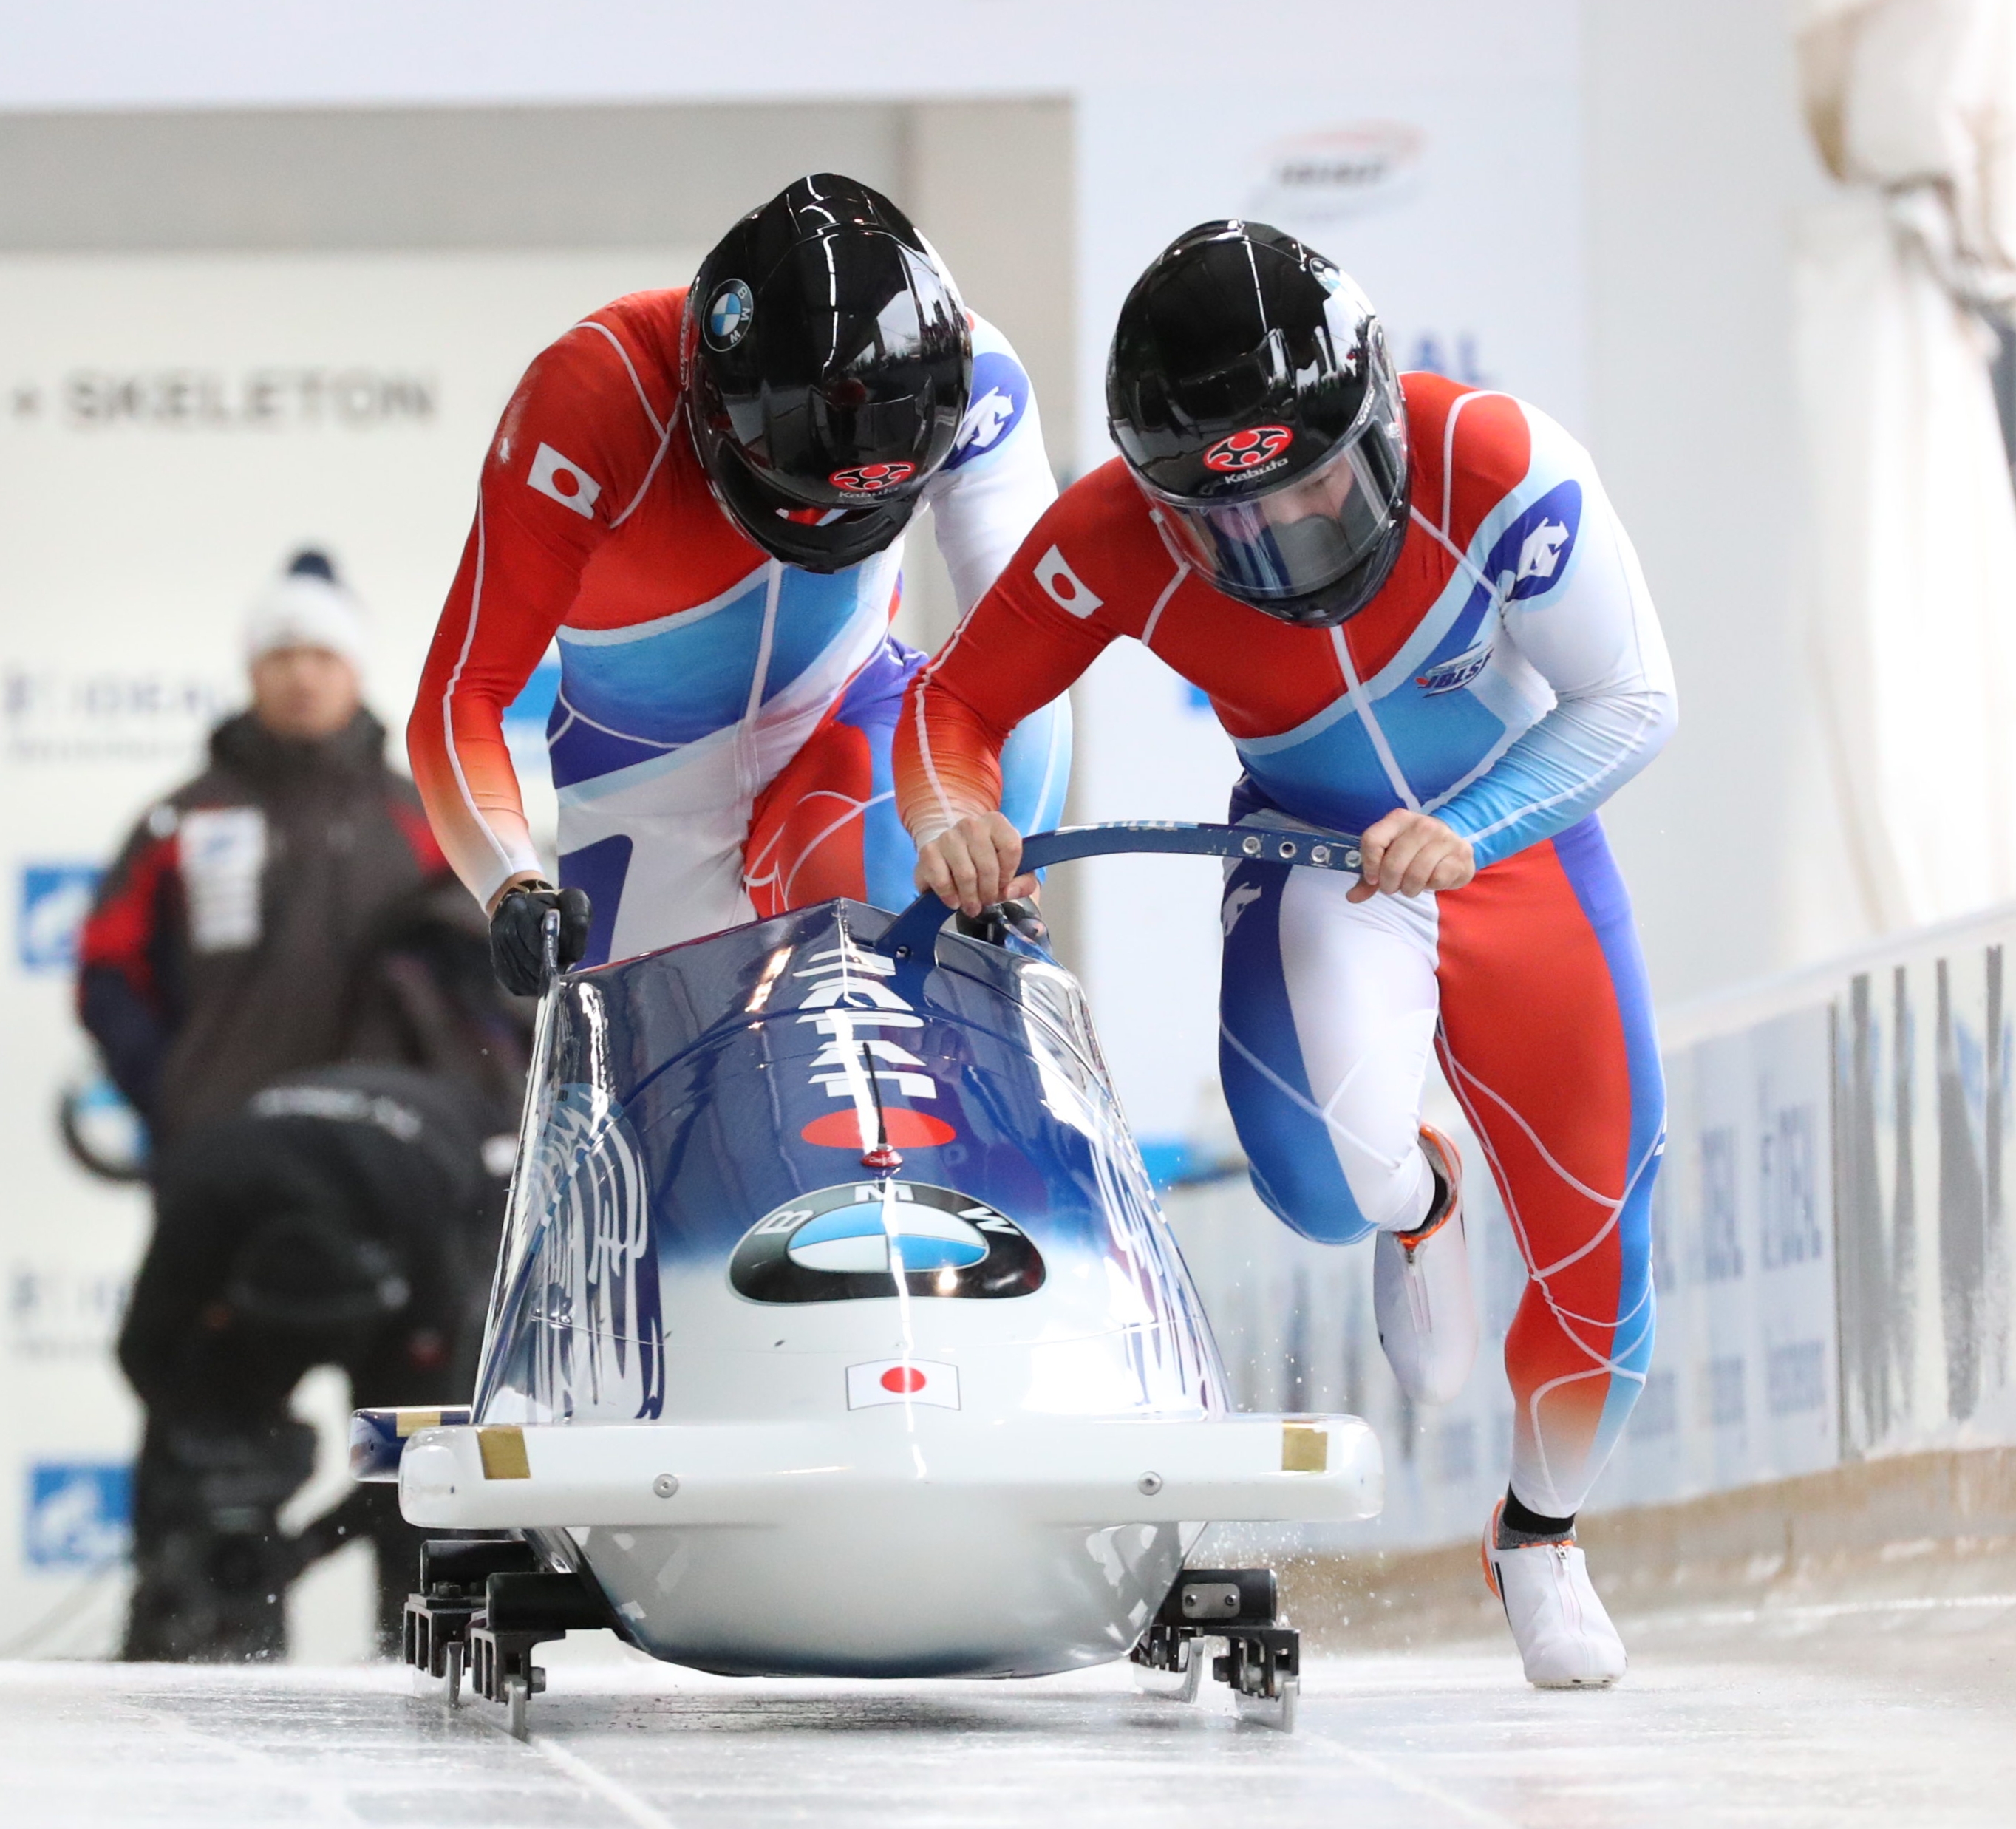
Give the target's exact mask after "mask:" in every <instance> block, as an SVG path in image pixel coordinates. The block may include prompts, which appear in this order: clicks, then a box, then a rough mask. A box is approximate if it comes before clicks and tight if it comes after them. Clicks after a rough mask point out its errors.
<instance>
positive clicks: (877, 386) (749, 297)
mask: <svg viewBox="0 0 2016 1829" xmlns="http://www.w3.org/2000/svg"><path fill="white" fill-rule="evenodd" d="M679 354H680V373H681V377H682V383H683V388H684V392H685V396H686V423H687V425H688V426H689V427H690V428H691V430H692V434H693V445H694V448H695V449H696V450H697V452H698V453H699V455H700V463H701V464H702V466H704V468H705V470H706V471H707V480H708V481H709V482H710V483H711V484H712V485H713V488H714V493H715V499H717V500H718V501H719V502H720V503H721V505H722V508H723V509H725V510H726V512H727V513H728V514H729V517H730V518H731V519H733V521H734V522H735V524H736V526H737V527H740V529H741V531H743V533H744V534H746V535H747V536H748V537H749V538H750V539H751V540H752V541H754V542H755V544H756V545H758V546H760V547H761V548H762V549H763V550H764V551H765V552H766V553H769V554H770V555H771V556H772V557H773V558H776V559H780V560H783V561H784V563H787V564H789V565H796V566H801V567H804V568H805V570H807V571H841V570H842V569H843V568H844V567H848V566H850V565H857V564H859V563H860V562H861V561H862V560H864V559H867V558H869V557H871V556H873V554H875V553H880V551H882V550H883V549H884V547H886V546H887V545H890V544H891V542H893V541H894V540H895V538H896V537H897V535H899V534H900V533H902V531H903V529H904V527H905V526H906V525H907V524H909V519H910V517H911V516H912V515H913V514H914V513H916V508H917V502H918V499H919V498H920V496H921V495H922V494H923V488H924V484H926V483H927V482H928V481H930V480H931V475H932V473H933V472H934V471H935V470H938V467H939V466H941V464H942V463H944V462H945V459H946V458H947V457H949V455H951V452H952V441H953V440H954V439H955V438H956V437H957V436H958V434H959V422H960V421H961V420H962V419H963V418H964V417H965V416H966V409H967V395H968V394H970V392H971V391H972V385H973V335H972V331H971V329H970V326H969V324H968V322H967V315H966V308H965V306H964V305H963V304H961V303H960V302H959V293H958V290H957V289H956V287H955V286H953V284H952V276H951V275H949V273H947V272H945V268H944V266H943V265H942V264H941V262H940V261H939V260H938V256H937V255H936V254H934V252H933V251H932V249H931V243H929V242H927V241H926V240H925V239H924V238H923V236H921V235H920V234H919V233H918V232H917V231H916V229H915V228H913V226H912V225H911V223H910V220H909V218H908V217H906V216H905V214H903V212H902V211H901V210H899V209H898V208H897V207H896V206H895V204H894V203H891V202H890V201H889V200H888V199H887V197H885V196H883V195H882V194H881V193H880V192H879V191H876V190H873V189H870V188H869V186H868V185H865V184H862V183H859V182H857V181H856V180H855V179H853V178H839V177H835V176H833V175H832V174H830V173H826V172H821V173H819V174H816V175H814V176H812V177H810V178H800V179H799V180H798V181H797V182H796V183H795V184H793V185H790V186H788V187H787V189H784V190H783V191H781V192H779V193H778V194H777V195H776V196H774V197H772V199H771V200H770V201H769V203H765V204H764V206H763V207H761V209H760V210H757V211H752V212H751V214H749V215H747V216H745V217H743V219H742V220H741V221H740V222H738V223H736V225H735V226H734V228H733V229H730V230H729V232H728V234H727V235H726V236H725V237H724V238H723V239H722V242H721V243H720V245H719V246H718V247H716V248H715V250H714V251H713V253H711V254H709V255H708V256H707V258H706V259H705V260H704V261H702V262H701V263H700V272H699V273H698V275H697V276H696V277H695V279H694V280H693V289H692V290H691V291H690V292H689V293H687V295H686V319H685V322H684V324H683V326H682V330H681V337H680V352H679Z"/></svg>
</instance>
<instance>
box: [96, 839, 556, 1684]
mask: <svg viewBox="0 0 2016 1829" xmlns="http://www.w3.org/2000/svg"><path fill="white" fill-rule="evenodd" d="M340 976H341V978H342V980H343V983H344V999H343V1001H344V1008H345V1010H346V1012H347V1021H346V1023H345V1025H344V1032H343V1035H342V1037H341V1039H340V1051H341V1052H342V1053H344V1056H345V1057H346V1064H341V1065H338V1066H334V1067H329V1068H320V1069H318V1070H316V1071H312V1072H309V1073H304V1074H297V1075H288V1076H286V1077H283V1078H281V1079H279V1080H278V1081H276V1082H275V1083H273V1084H272V1085H271V1086H266V1087H264V1088H262V1089H261V1090H260V1091H259V1092H257V1093H256V1094H254V1096H253V1097H252V1098H251V1100H250V1101H249V1102H248V1103H247V1104H246V1105H245V1106H244V1107H243V1109H242V1110H240V1111H238V1112H236V1113H235V1114H232V1115H231V1116H229V1117H226V1118H218V1119H211V1120H208V1121H206V1122H202V1123H199V1124H196V1125H192V1126H190V1127H189V1128H188V1129H185V1130H184V1131H183V1132H182V1133H180V1135H179V1136H178V1138H177V1140H175V1143H174V1144H173V1145H172V1147H170V1148H169V1149H168V1150H167V1151H166V1152H165V1154H164V1155H163V1157H162V1158H161V1159H160V1161H159V1163H158V1165H157V1172H156V1186H155V1192H156V1204H157V1223H156V1227H155V1232H154V1236H153V1240H152V1242H151V1244H150V1245H149V1249H148V1252H147V1256H146V1262H144V1263H143V1264H142V1267H141V1269H140V1272H139V1277H138V1279H137V1280H136V1281H135V1285H134V1290H133V1296H132V1300H131V1303H130V1305H128V1310H127V1314H126V1319H125V1323H124V1327H123V1329H122V1331H121V1336H120V1341H119V1357H120V1363H121V1366H123V1367H124V1370H125V1371H126V1374H127V1377H128V1379H129V1381H131V1384H132V1386H133V1388H134V1390H135V1392H137V1393H138V1394H139V1397H140V1399H141V1401H142V1403H143V1404H144V1405H145V1406H146V1412H147V1422H146V1437H145V1439H144V1442H143V1444H142V1451H141V1456H140V1460H139V1470H138V1474H137V1477H136V1479H135V1519H134V1543H135V1550H134V1561H135V1584H134V1592H133V1595H132V1599H131V1605H130V1609H129V1615H128V1629H127V1636H126V1642H125V1647H124V1656H125V1657H127V1658H129V1659H177V1660H199V1661H205V1662H207V1661H215V1660H222V1659H237V1658H278V1657H281V1656H284V1655H285V1653H286V1593H287V1590H288V1588H289V1586H290V1585H291V1584H292V1582H293V1581H294V1580H295V1579H297V1578H298V1576H299V1575H301V1573H302V1572H304V1571H305V1570H306V1569H307V1568H308V1567H309V1566H311V1564H313V1563H314V1562H315V1561H317V1560H318V1559H319V1557H322V1556H324V1555H326V1554H329V1553H330V1552H331V1551H333V1550H337V1549H340V1548H341V1547H343V1546H344V1544H345V1543H348V1542H351V1541H353V1540H355V1539H357V1538H358V1537H360V1536H362V1537H365V1538H367V1539H369V1541H370V1542H371V1543H372V1546H373V1551H374V1554H375V1557H376V1564H377V1607H376V1615H377V1632H378V1640H379V1644H380V1649H381V1650H383V1651H395V1650H396V1648H397V1646H398V1634H399V1629H400V1615H401V1608H402V1607H403V1604H404V1602H405V1596H406V1593H407V1592H408V1590H409V1588H410V1587H411V1586H412V1579H413V1575H414V1572H415V1567H416V1561H417V1558H418V1556H419V1544H420V1539H421V1533H420V1532H418V1531H416V1530H415V1529H413V1528H412V1526H410V1525H407V1524H406V1523H405V1521H404V1520H403V1519H402V1518H401V1517H400V1515H399V1510H398V1494H397V1492H396V1491H395V1490H394V1489H392V1488H390V1487H386V1486H375V1485H364V1486H358V1487H355V1488H354V1489H351V1492H349V1494H348V1495H347V1496H346V1497H345V1498H344V1500H342V1501H341V1502H340V1503H339V1504H338V1505H337V1507H335V1509H334V1510H332V1511H330V1512H328V1513H326V1514H324V1515H323V1516H322V1517H320V1518H316V1519H314V1520H312V1521H310V1522H308V1524H306V1525H304V1527H303V1528H301V1530H300V1531H299V1532H297V1533H293V1534H289V1533H288V1532H285V1531H283V1529H282V1528H281V1525H280V1521H279V1514H280V1511H281V1509H282V1508H283V1507H284V1506H286V1504H287V1503H288V1502H289V1500H291V1499H292V1498H293V1496H294V1495H295V1494H296V1492H298V1491H299V1489H301V1486H302V1485H303V1484H304V1482H306V1480H307V1479H308V1477H309V1474H310V1472H311V1468H312V1467H313V1464H314V1460H315V1431H314V1430H313V1429H312V1428H311V1427H310V1426H309V1425H308V1424H305V1423H304V1422H301V1421H300V1420H297V1418H296V1417H294V1416H293V1414H292V1413H291V1410H290V1397H291V1395H292V1393H293V1390H294V1388H295V1387H296V1385H297V1384H298V1383H299V1382H300V1381H301V1377H302V1376H303V1375H304V1374H306V1373H307V1372H308V1371H310V1370H314V1369H315V1368H316V1367H318V1366H338V1367H340V1368H341V1370H343V1371H344V1373H345V1374H347V1377H348V1378H349V1381H350V1386H351V1395H352V1400H353V1402H355V1403H358V1404H378V1403H384V1404H412V1405H416V1406H430V1405H440V1404H453V1403H465V1402H468V1400H469V1397H470V1391H471V1388H472V1387H473V1383H474V1378H475V1370H476V1355H477V1347H478V1345H479V1344H480V1341H481V1330H482V1323H483V1310H484V1295H485V1292H486V1291H487V1290H488V1287H489V1280H490V1274H491V1266H492V1262H493V1260H494V1258H495V1254H496V1247H497V1234H498V1229H499V1223H500V1222H501V1220H502V1212H503V1197H504V1191H505V1188H506V1178H507V1177H508V1176H509V1172H510V1167H511V1161H512V1157H513V1145H514V1141H515V1139H514V1136H513V1132H514V1130H515V1127H516V1125H517V1118H518V1108H519V1102H520V1098H521V1096H522V1094H523V1089H524V1071H525V1065H526V1060H527V1053H528V1050H529V1047H530V1039H531V1014H532V1013H531V1006H530V1005H529V1004H528V1003H524V1002H523V1001H522V1000H520V999H514V998H512V997H509V996H507V995H506V993H505V992H502V990H501V989H500V988H499V986H498V985H497V984H496V982H495V979H494V978H493V977H492V976H491V968H490V956H489V943H488V929H487V927H486V925H485V924H484V921H483V920H482V918H481V915H480V914H479V913H478V912H477V909H475V908H474V907H473V905H471V904H470V900H469V898H468V897H467V896H466V895H464V894H463V891H462V888H461V887H460V885H459V884H457V883H455V880H454V879H453V878H452V877H450V876H448V874H447V873H445V872H443V873H441V874H440V875H438V876H437V877H434V878H433V879H431V880H430V881H428V882H427V883H425V884H422V885H421V886H420V887H418V888H417V889H416V890H414V891H411V892H409V894H408V895H405V896H403V897H401V898H399V900H398V901H397V902H394V903H392V904H391V905H389V906H388V907H387V909H385V910H384V911H383V913H381V915H380V916H379V918H378V920H376V922H375V923H374V924H373V927H372V929H371V931H369V933H368V934H366V936H365V941H364V944H363V945H362V949H361V951H360V952H359V954H358V956H357V958H356V959H355V961H354V962H353V963H352V965H351V969H350V970H347V972H344V973H343V974H340Z"/></svg>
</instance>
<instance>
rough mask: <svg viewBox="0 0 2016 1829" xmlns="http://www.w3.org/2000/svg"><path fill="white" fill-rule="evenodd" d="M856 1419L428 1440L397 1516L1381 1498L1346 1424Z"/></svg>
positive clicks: (519, 1524) (1127, 1520)
mask: <svg viewBox="0 0 2016 1829" xmlns="http://www.w3.org/2000/svg"><path fill="white" fill-rule="evenodd" d="M856 1417H857V1419H858V1422H859V1424H868V1425H870V1426H866V1427H862V1426H855V1427H849V1428H839V1429H836V1428H834V1426H833V1424H830V1423H823V1424H812V1423H574V1424H527V1425H524V1426H523V1427H519V1426H517V1425H478V1426H474V1427H467V1426H465V1427H461V1428H438V1429H423V1430H421V1431H418V1432H417V1433H416V1434H415V1435H413V1436H412V1438H411V1439H410V1440H409V1442H407V1443H406V1446H405V1453H404V1455H403V1456H401V1459H400V1462H399V1509H400V1510H401V1511H402V1512H404V1513H405V1516H406V1519H407V1521H408V1522H409V1523H411V1524H415V1525H421V1526H423V1527H424V1528H429V1529H444V1530H458V1529H466V1530H506V1529H513V1528H518V1529H530V1528H535V1527H543V1528H567V1527H568V1526H571V1525H572V1526H586V1527H596V1526H607V1527H614V1528H648V1527H651V1526H654V1525H655V1526H660V1527H663V1526H667V1525H789V1524H796V1523H800V1522H802V1521H804V1520H805V1518H806V1516H807V1514H808V1510H810V1509H813V1508H818V1507H831V1506H840V1507H854V1506H858V1505H860V1504H862V1503H869V1504H877V1505H891V1504H902V1503H905V1500H906V1498H908V1499H910V1500H915V1501H918V1502H922V1503H927V1504H928V1503H931V1502H932V1501H933V1500H937V1501H938V1502H940V1503H943V1502H945V1501H948V1500H949V1501H952V1502H953V1503H957V1504H959V1506H961V1507H964V1506H968V1505H971V1504H973V1503H976V1502H978V1503H985V1505H986V1506H987V1507H988V1509H989V1510H990V1511H995V1513H996V1515H1001V1516H1004V1517H1013V1518H1018V1519H1021V1520H1022V1521H1026V1522H1028V1523H1030V1524H1054V1525H1093V1526H1102V1525H1120V1524H1160V1523H1178V1522H1189V1521H1213V1520H1215V1521H1226V1522H1235V1521H1250V1522H1255V1523H1260V1522H1266V1523H1273V1522H1280V1523H1298V1524H1299V1523H1324V1524H1330V1523H1345V1522H1348V1521H1352V1520H1353V1519H1357V1518H1373V1517H1376V1516H1377V1514H1378V1512H1379V1509H1380V1507H1381V1503H1383V1501H1384V1485H1385V1474H1384V1464H1383V1463H1382V1461H1381V1456H1380V1452H1379V1443H1378V1441H1377V1438H1376V1437H1375V1436H1374V1435H1373V1433H1372V1431H1371V1430H1370V1428H1368V1427H1367V1426H1366V1424H1364V1423H1363V1422H1362V1421H1360V1420H1359V1418H1357V1417H1278V1416H1227V1417H1213V1418H1210V1419H1208V1420H1189V1419H1185V1420H1168V1419H1164V1418H1157V1417H1121V1418H1116V1419H1114V1420H1103V1421H1088V1420H1084V1419H1082V1418H1079V1417H1040V1418H1021V1417H1018V1418H1016V1419H1014V1420H1011V1421H1006V1422H985V1423H983V1422H979V1421H977V1420H974V1419H973V1418H970V1417H966V1416H963V1415H961V1414H960V1413H958V1412H956V1411H936V1410H923V1409H911V1408H909V1406H901V1407H900V1408H898V1409H882V1408H878V1409H875V1410H867V1411H862V1412H858V1413H856Z"/></svg>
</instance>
